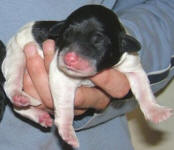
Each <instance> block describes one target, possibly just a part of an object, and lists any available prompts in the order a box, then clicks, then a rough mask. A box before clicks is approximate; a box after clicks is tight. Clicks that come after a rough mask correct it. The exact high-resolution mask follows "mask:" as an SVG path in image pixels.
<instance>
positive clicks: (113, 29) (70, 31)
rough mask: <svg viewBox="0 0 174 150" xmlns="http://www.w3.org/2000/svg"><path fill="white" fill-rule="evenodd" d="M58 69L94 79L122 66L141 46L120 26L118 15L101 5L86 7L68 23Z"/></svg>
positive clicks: (60, 40) (63, 32)
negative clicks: (123, 59) (129, 53)
mask: <svg viewBox="0 0 174 150" xmlns="http://www.w3.org/2000/svg"><path fill="white" fill-rule="evenodd" d="M57 42H58V44H57V45H58V47H59V54H58V66H59V68H60V69H61V70H63V71H64V72H65V73H67V74H69V75H71V76H80V77H86V76H92V75H95V74H96V73H97V72H99V71H102V70H104V69H107V68H109V67H111V66H113V65H115V64H116V63H118V62H119V60H120V57H121V56H122V54H123V53H124V52H125V51H127V49H129V47H130V49H131V50H132V51H137V50H138V49H139V48H140V46H139V43H138V42H137V41H136V40H135V39H133V38H132V37H130V36H126V34H125V30H124V28H123V27H122V25H121V24H120V22H119V20H118V18H117V16H116V14H115V13H114V12H112V11H111V10H109V9H107V8H105V7H103V6H99V5H87V6H83V7H81V8H79V9H77V10H76V11H74V12H73V13H72V14H71V15H70V16H69V17H68V18H67V19H66V21H65V23H64V26H63V29H62V31H61V34H60V38H59V40H58V41H57Z"/></svg>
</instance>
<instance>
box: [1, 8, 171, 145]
mask: <svg viewBox="0 0 174 150" xmlns="http://www.w3.org/2000/svg"><path fill="white" fill-rule="evenodd" d="M47 39H54V40H55V42H56V52H55V56H54V58H53V60H52V62H51V65H50V71H49V82H50V88H51V93H52V97H53V100H54V108H55V109H54V111H55V113H54V115H55V120H54V123H55V125H56V126H57V127H58V131H59V134H60V136H61V137H62V138H63V139H64V140H65V141H66V142H67V143H68V144H71V145H72V146H73V147H78V146H79V143H78V140H77V138H76V135H75V132H74V129H73V126H72V122H73V117H74V115H73V111H74V95H75V91H76V89H77V87H79V86H81V85H88V86H93V84H91V83H90V82H89V80H87V77H89V76H93V75H95V74H96V73H98V72H100V71H102V70H104V69H107V68H110V67H113V68H114V69H117V70H119V71H121V72H123V73H124V74H125V75H126V76H127V78H128V80H129V82H130V86H131V90H132V92H133V93H134V95H135V97H136V99H137V101H138V102H139V105H140V108H141V110H142V112H143V113H144V115H145V117H146V119H149V120H151V121H153V122H156V123H157V122H160V121H162V120H165V119H167V118H168V117H170V116H171V114H172V112H171V109H167V108H164V107H161V106H159V105H158V104H157V103H156V102H155V98H154V95H153V93H152V91H151V88H150V85H149V81H148V78H147V76H146V74H145V72H144V70H143V68H142V66H141V64H140V59H139V56H138V54H137V51H138V50H140V48H141V46H140V44H139V42H138V41H137V40H136V39H135V38H133V37H132V36H130V35H128V33H126V31H125V29H124V27H123V26H122V24H121V23H120V22H119V19H118V18H117V16H116V14H115V13H114V12H112V11H111V10H109V9H107V8H105V7H103V6H99V5H87V6H83V7H81V8H79V9H77V10H75V11H74V12H73V13H71V14H70V16H69V17H68V18H67V19H66V20H64V21H59V22H58V21H39V22H32V23H29V24H27V25H25V26H24V27H23V28H22V29H21V30H20V31H19V32H18V33H17V34H16V35H15V36H14V37H13V38H12V39H11V40H10V41H9V43H8V45H7V55H6V58H5V60H4V62H3V65H2V71H3V74H4V76H5V78H6V82H5V84H4V89H5V92H6V94H7V96H8V97H9V98H10V100H11V102H12V103H13V104H14V105H17V106H30V107H27V109H26V108H25V109H17V108H15V111H16V112H17V113H19V114H21V115H22V116H25V117H27V118H29V119H31V120H33V121H35V122H37V123H39V124H41V125H42V126H45V127H47V126H51V125H52V119H51V117H50V116H49V114H48V113H47V112H44V111H41V110H38V109H36V108H34V107H32V106H37V105H40V103H41V102H40V101H38V100H36V99H34V98H32V97H30V96H29V95H27V94H26V93H24V92H23V91H22V85H23V74H24V71H25V65H26V62H25V56H24V53H23V48H24V46H25V45H26V44H27V43H29V42H36V43H37V47H38V52H39V54H40V55H41V56H43V52H42V46H41V45H42V43H43V41H45V40H47Z"/></svg>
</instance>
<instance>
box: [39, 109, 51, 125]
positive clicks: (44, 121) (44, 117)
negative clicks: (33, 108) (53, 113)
mask: <svg viewBox="0 0 174 150" xmlns="http://www.w3.org/2000/svg"><path fill="white" fill-rule="evenodd" d="M39 123H40V124H41V125H42V126H43V127H46V128H47V127H51V126H52V124H53V120H52V118H51V117H50V115H49V114H48V113H47V112H44V113H42V114H40V115H39Z"/></svg>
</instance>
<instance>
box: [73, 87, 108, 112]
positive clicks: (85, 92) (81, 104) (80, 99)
mask: <svg viewBox="0 0 174 150" xmlns="http://www.w3.org/2000/svg"><path fill="white" fill-rule="evenodd" d="M109 102H110V99H109V96H108V95H107V94H105V93H104V92H103V91H101V90H99V89H97V88H88V87H80V88H78V89H77V92H76V95H75V115H81V114H83V113H84V112H86V111H87V110H88V109H89V108H94V109H96V110H103V109H105V108H106V107H107V105H108V104H109Z"/></svg>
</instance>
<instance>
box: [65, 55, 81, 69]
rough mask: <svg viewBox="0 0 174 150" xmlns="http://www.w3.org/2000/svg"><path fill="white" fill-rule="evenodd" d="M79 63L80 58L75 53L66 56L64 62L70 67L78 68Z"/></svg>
mask: <svg viewBox="0 0 174 150" xmlns="http://www.w3.org/2000/svg"><path fill="white" fill-rule="evenodd" d="M78 61H79V56H78V55H77V54H76V53H75V52H68V53H67V54H66V55H65V56H64V62H65V64H66V65H68V66H70V67H71V66H72V67H73V66H76V65H77V63H78Z"/></svg>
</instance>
